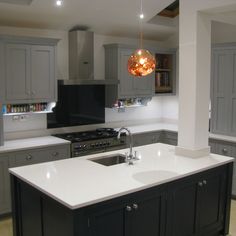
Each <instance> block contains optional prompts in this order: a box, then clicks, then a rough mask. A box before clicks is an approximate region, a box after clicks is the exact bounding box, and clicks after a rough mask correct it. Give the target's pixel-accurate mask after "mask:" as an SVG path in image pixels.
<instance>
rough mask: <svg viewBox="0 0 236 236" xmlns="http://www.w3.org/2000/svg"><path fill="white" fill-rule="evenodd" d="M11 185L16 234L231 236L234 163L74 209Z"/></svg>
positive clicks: (16, 182) (30, 189) (18, 183)
mask: <svg viewBox="0 0 236 236" xmlns="http://www.w3.org/2000/svg"><path fill="white" fill-rule="evenodd" d="M11 181H12V194H13V216H14V221H13V222H14V236H32V235H34V236H111V235H112V236H220V235H227V234H228V229H229V214H230V197H231V185H232V163H231V164H225V165H222V166H219V167H215V168H212V169H209V170H205V171H203V172H200V173H196V174H193V175H190V176H187V177H183V178H181V179H178V180H175V181H172V182H169V183H165V184H161V185H159V186H155V187H152V188H149V189H146V190H142V191H139V192H135V193H131V194H128V195H125V196H121V197H118V198H114V199H111V200H108V201H105V202H100V203H97V204H93V205H90V206H86V207H82V208H79V209H74V210H72V209H70V208H68V207H66V206H64V205H62V204H61V203H59V202H57V201H55V200H53V199H52V198H50V197H49V196H46V195H45V194H43V193H42V192H40V191H38V190H36V189H35V188H33V187H32V186H30V185H28V184H27V183H25V182H23V181H21V180H20V179H18V178H16V177H14V176H13V175H12V176H11Z"/></svg>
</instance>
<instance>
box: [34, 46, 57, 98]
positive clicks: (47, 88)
mask: <svg viewBox="0 0 236 236" xmlns="http://www.w3.org/2000/svg"><path fill="white" fill-rule="evenodd" d="M31 94H32V98H33V99H40V100H41V99H48V100H49V101H50V100H54V101H55V100H56V90H55V48H54V47H52V46H32V47H31Z"/></svg>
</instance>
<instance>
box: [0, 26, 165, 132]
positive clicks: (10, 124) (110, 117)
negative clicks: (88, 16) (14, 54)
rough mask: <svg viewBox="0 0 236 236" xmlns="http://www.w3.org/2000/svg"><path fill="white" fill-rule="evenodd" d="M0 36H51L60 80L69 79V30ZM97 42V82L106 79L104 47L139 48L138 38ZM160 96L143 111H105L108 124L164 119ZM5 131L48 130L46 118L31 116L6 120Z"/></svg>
mask: <svg viewBox="0 0 236 236" xmlns="http://www.w3.org/2000/svg"><path fill="white" fill-rule="evenodd" d="M0 34H7V35H24V36H31V37H50V38H58V39H60V41H59V44H58V47H57V55H58V57H57V63H58V67H57V79H68V74H69V73H68V33H67V32H66V31H56V30H43V29H30V28H16V27H0ZM94 39H95V42H94V44H95V45H94V46H95V47H94V48H95V51H94V60H95V63H94V64H95V68H94V74H95V78H96V79H104V78H105V52H104V48H103V44H109V43H122V44H130V45H138V38H136V39H132V38H121V37H112V36H105V35H97V34H95V37H94ZM167 44H168V43H166V42H156V41H144V45H147V46H150V47H156V48H163V47H165V46H167V47H168V45H167ZM162 100H163V98H161V97H154V98H153V99H152V101H151V102H149V104H148V106H146V107H142V108H129V109H126V112H125V113H118V112H117V110H116V109H106V121H107V122H112V121H128V120H143V119H159V118H161V117H162ZM4 128H5V132H7V133H10V132H17V131H25V130H39V129H41V130H42V129H45V128H46V115H40V116H38V115H36V116H35V115H32V116H29V117H28V118H27V120H26V121H14V120H13V119H12V117H4Z"/></svg>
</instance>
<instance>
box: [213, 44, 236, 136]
mask: <svg viewBox="0 0 236 236" xmlns="http://www.w3.org/2000/svg"><path fill="white" fill-rule="evenodd" d="M211 87H212V92H211V101H212V117H211V118H212V122H211V131H212V132H213V133H219V134H227V135H232V136H234V135H236V45H228V46H227V45H218V46H215V47H214V48H213V52H212V85H211Z"/></svg>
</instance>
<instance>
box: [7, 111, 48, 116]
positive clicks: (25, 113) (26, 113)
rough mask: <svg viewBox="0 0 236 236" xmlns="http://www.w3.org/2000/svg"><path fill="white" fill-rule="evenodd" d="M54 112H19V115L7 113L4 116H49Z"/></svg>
mask: <svg viewBox="0 0 236 236" xmlns="http://www.w3.org/2000/svg"><path fill="white" fill-rule="evenodd" d="M47 113H52V111H31V112H17V113H6V114H3V115H4V116H19V115H32V114H47Z"/></svg>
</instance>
